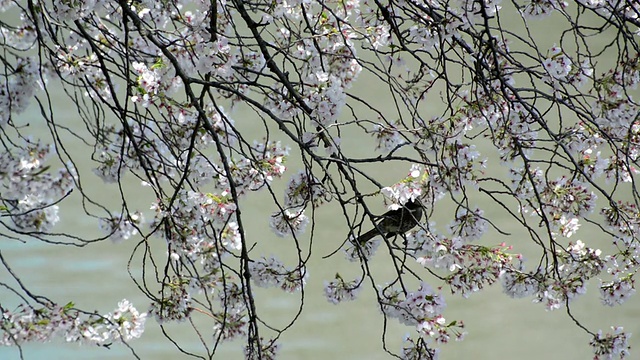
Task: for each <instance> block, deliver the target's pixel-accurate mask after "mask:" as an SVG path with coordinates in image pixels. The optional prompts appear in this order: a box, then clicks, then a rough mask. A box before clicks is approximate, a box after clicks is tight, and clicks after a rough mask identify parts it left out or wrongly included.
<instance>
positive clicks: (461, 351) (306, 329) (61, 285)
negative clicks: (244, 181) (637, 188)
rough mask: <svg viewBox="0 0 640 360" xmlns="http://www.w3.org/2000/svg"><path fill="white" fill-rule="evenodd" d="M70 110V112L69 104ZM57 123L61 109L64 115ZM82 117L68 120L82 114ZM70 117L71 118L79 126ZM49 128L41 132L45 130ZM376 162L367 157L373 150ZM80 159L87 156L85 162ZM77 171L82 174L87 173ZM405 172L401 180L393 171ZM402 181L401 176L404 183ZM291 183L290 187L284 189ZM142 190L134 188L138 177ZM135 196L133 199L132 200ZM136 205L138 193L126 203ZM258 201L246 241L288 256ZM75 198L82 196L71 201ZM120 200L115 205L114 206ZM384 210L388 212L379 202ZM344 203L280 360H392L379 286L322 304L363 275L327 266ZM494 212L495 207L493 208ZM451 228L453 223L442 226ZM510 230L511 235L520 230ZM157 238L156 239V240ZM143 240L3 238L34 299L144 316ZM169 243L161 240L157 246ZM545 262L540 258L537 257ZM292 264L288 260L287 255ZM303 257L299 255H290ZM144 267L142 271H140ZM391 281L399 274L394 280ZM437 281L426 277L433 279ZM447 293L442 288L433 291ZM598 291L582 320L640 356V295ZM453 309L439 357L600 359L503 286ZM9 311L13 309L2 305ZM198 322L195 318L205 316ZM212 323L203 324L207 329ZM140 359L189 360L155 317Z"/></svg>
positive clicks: (237, 353) (122, 352) (323, 216)
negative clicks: (138, 264) (138, 277)
mask: <svg viewBox="0 0 640 360" xmlns="http://www.w3.org/2000/svg"><path fill="white" fill-rule="evenodd" d="M359 86H360V89H361V90H362V91H363V96H365V97H368V98H371V99H373V98H375V99H376V101H380V98H379V97H376V95H377V94H375V93H374V91H375V89H371V88H370V87H369V88H367V83H366V80H362V83H361V84H359ZM57 105H58V106H59V110H60V111H63V112H64V111H66V109H68V107H66V106H65V104H64V103H62V102H59V103H57ZM67 106H68V105H67ZM59 114H60V115H59V117H61V116H62V114H63V113H59ZM73 115H74V114H73V113H70V114H68V116H70V117H71V116H73ZM233 117H234V118H235V119H236V121H237V122H238V125H239V126H240V127H245V128H246V129H251V128H252V126H251V123H250V122H251V121H252V119H253V117H252V116H251V114H250V113H246V112H243V111H242V110H240V111H239V112H237V113H235V114H233ZM20 118H21V119H29V122H31V123H32V125H33V126H34V128H35V127H39V126H40V127H42V126H43V124H42V123H39V120H36V119H37V118H38V112H37V111H36V109H34V108H32V109H31V111H30V112H29V113H27V114H24V115H23V116H21V117H20ZM70 121H72V120H70ZM44 130H45V129H43V128H40V129H37V128H36V129H35V132H37V133H42V132H43V131H44ZM246 136H247V138H252V137H256V138H260V137H261V136H262V135H261V134H255V136H251V134H247V135H246ZM343 145H344V146H345V147H346V148H347V149H351V150H352V151H353V154H359V155H365V154H367V150H365V149H366V148H367V147H365V146H362V145H361V142H360V139H357V138H349V137H348V136H344V140H343ZM367 155H368V154H367ZM78 159H80V158H78ZM87 164H88V163H84V164H83V163H82V162H81V163H79V166H83V165H84V166H88V165H87ZM289 167H290V172H291V173H294V172H295V171H296V170H297V168H296V161H295V159H294V160H292V162H291V164H290V165H289ZM395 170H397V172H395ZM405 171H406V166H404V165H403V166H395V167H387V166H386V165H385V167H384V169H380V177H379V180H380V181H387V182H388V183H389V184H390V183H393V182H395V181H397V180H398V178H399V177H400V176H402V175H403V174H404V173H405ZM397 174H399V175H397ZM89 179H92V178H91V175H90V174H89V176H87V177H86V180H85V186H86V187H87V189H88V190H89V191H91V192H92V193H93V194H94V195H96V196H97V197H98V198H99V199H100V200H104V201H108V200H109V199H110V198H115V199H117V198H118V196H119V195H118V190H117V188H116V187H113V186H106V185H103V184H102V183H101V182H99V181H98V180H97V178H93V179H94V181H93V182H92V181H88V180H89ZM285 181H286V180H283V181H281V183H283V182H285ZM130 184H132V185H134V186H135V184H136V182H135V181H134V180H131V183H130ZM131 196H133V195H131ZM136 196H140V198H136V202H137V203H139V205H140V206H141V208H142V209H144V208H145V206H148V204H149V202H150V201H151V200H152V199H150V198H146V199H145V198H144V195H138V194H136ZM128 199H129V197H128ZM250 199H251V200H250V202H246V203H244V204H242V206H243V207H244V208H243V211H244V213H245V216H246V219H248V220H249V221H245V224H247V223H249V227H248V230H247V231H248V236H250V237H251V236H253V237H264V239H260V240H259V241H261V242H262V244H261V246H262V247H263V248H262V249H261V251H262V253H263V254H264V255H270V254H280V252H281V251H283V250H285V249H288V245H289V243H288V242H287V240H286V239H278V238H276V237H275V236H274V235H272V234H271V233H270V232H269V231H268V226H267V221H268V215H269V214H270V213H271V211H272V210H273V208H272V206H270V205H269V197H268V195H267V194H260V195H258V196H256V197H253V196H252V197H251V198H250ZM69 200H72V199H69ZM115 204H116V203H115V202H112V205H115ZM372 204H373V205H377V206H378V207H377V209H380V210H381V206H380V204H379V203H378V204H376V203H373V202H372ZM337 210H338V207H337V206H335V205H332V204H330V205H328V206H325V207H323V208H321V209H320V210H319V213H318V214H317V218H316V221H317V224H318V226H317V229H316V235H315V238H314V249H313V252H314V257H313V258H312V260H311V261H310V263H309V269H310V279H309V282H308V285H307V287H306V292H305V299H304V307H305V311H304V312H303V314H302V315H301V317H300V318H299V319H298V321H297V323H296V325H295V326H294V327H293V328H292V329H290V330H289V331H288V332H285V334H284V335H283V337H282V338H281V344H282V351H281V358H282V359H388V358H390V356H389V355H387V354H385V353H384V352H383V351H382V350H381V345H380V344H381V341H380V339H381V336H382V317H381V316H380V312H379V310H378V308H377V307H376V304H375V302H374V301H371V300H369V297H370V296H371V295H372V292H371V290H364V291H363V292H362V293H361V295H360V300H358V301H357V302H355V303H346V304H342V305H338V306H334V305H332V304H329V303H328V302H326V301H325V300H324V297H323V296H322V287H323V281H324V280H326V279H331V278H333V276H334V274H335V273H336V271H340V273H341V274H343V275H344V276H345V278H347V277H348V276H356V275H357V274H358V266H357V265H355V264H350V263H346V262H345V261H344V260H343V258H342V256H341V255H340V254H338V255H337V256H335V257H334V258H331V259H327V260H323V259H321V256H322V255H325V254H328V253H330V252H331V251H333V250H334V249H335V247H336V246H338V245H339V244H340V243H341V242H342V241H343V240H344V238H345V235H346V233H347V229H346V227H345V225H344V224H343V222H342V218H341V217H340V215H339V213H337V212H336V211H337ZM486 210H490V208H489V209H486ZM494 211H495V213H494V214H491V213H490V212H488V213H487V215H488V216H489V217H490V218H495V216H500V213H499V209H494ZM83 214H84V213H83V212H82V211H81V209H74V208H73V207H70V208H66V209H64V211H62V210H61V214H60V215H61V218H62V223H61V224H60V225H61V227H60V228H59V229H58V230H60V231H73V232H77V233H84V234H92V235H93V236H97V235H99V233H98V230H97V226H96V224H95V223H93V222H90V221H88V220H84V218H83V217H82V215H83ZM438 220H439V221H438V222H439V223H445V222H446V219H438ZM515 229H516V227H515V225H514V227H513V229H509V228H508V227H506V230H511V231H514V230H515ZM576 238H580V239H583V240H585V242H586V243H587V244H588V245H590V246H593V247H600V246H606V245H605V244H607V239H592V238H589V237H587V233H586V232H584V231H583V232H579V233H578V234H577V237H576ZM525 240H526V238H524V237H522V240H521V239H519V238H518V233H517V232H515V231H514V233H513V235H512V236H511V237H497V236H496V237H495V238H489V237H487V238H485V239H484V240H483V243H485V244H498V243H500V242H502V241H507V242H508V243H510V244H513V245H514V246H515V249H514V252H524V253H530V252H531V251H532V249H534V248H533V247H532V246H531V245H529V243H528V242H527V241H525ZM155 241H158V240H157V239H156V240H155ZM134 244H135V243H134V241H129V242H125V243H121V244H112V243H111V242H109V241H105V242H102V243H98V244H94V245H89V246H87V247H85V248H75V247H55V246H51V245H47V244H43V243H37V242H29V243H28V244H25V245H23V244H18V243H15V242H12V241H7V240H5V239H2V241H0V250H1V251H2V252H3V254H4V256H5V258H6V259H7V260H8V261H9V262H10V264H11V266H12V267H13V269H14V271H15V272H16V273H18V274H19V275H20V276H21V279H22V280H23V281H24V283H25V284H26V285H27V286H28V287H29V289H30V290H32V291H33V292H34V293H37V294H42V295H46V296H48V297H49V298H51V299H52V300H54V301H57V302H60V303H66V302H68V301H74V302H75V303H76V304H77V306H78V307H80V308H86V309H89V310H91V309H97V310H99V311H100V312H102V313H106V312H108V311H111V310H113V308H114V307H115V306H116V304H117V302H118V301H119V300H121V299H123V298H127V299H129V300H131V301H132V302H133V303H134V305H136V307H137V308H138V309H140V310H145V309H146V308H147V306H148V302H147V299H146V298H145V297H143V296H142V295H141V294H139V293H138V290H137V289H136V287H135V286H134V285H133V283H132V282H131V280H130V279H129V277H128V274H127V271H126V266H127V260H128V257H129V255H130V253H131V251H132V249H133V247H134ZM158 246H159V247H160V246H162V244H158ZM534 258H535V257H534ZM282 259H283V260H284V261H285V262H286V261H287V258H286V257H284V258H282ZM289 260H290V261H293V258H290V259H289ZM373 265H374V271H376V272H377V273H378V274H379V275H380V276H383V274H384V273H385V272H386V271H389V269H388V268H387V267H386V266H385V265H387V264H386V263H385V257H384V255H382V254H381V253H379V256H378V257H377V258H376V260H374V262H373ZM133 270H134V271H135V270H138V269H135V268H134V269H133ZM390 276H391V274H390ZM430 280H432V279H428V278H427V281H430ZM0 281H2V282H9V283H11V282H10V281H9V277H8V274H7V272H6V271H5V270H2V271H0ZM435 285H437V284H435ZM595 285H597V284H596V283H595V282H594V283H592V284H591V286H590V287H589V290H588V294H587V295H586V296H584V297H582V298H579V299H578V300H577V301H575V302H574V303H573V306H572V312H573V314H574V315H575V316H576V317H577V318H578V319H580V320H581V321H582V322H583V323H584V324H585V325H586V326H588V327H589V328H590V329H592V330H597V329H598V328H602V329H603V330H604V331H605V332H607V331H608V330H609V326H610V325H621V326H624V327H625V330H627V331H628V332H631V333H634V334H636V336H634V337H632V338H631V347H632V354H635V357H632V358H637V356H638V354H637V351H634V349H638V348H639V347H640V321H638V319H640V298H639V297H638V296H635V297H634V298H633V299H632V300H630V302H629V303H627V304H625V305H624V306H623V307H617V308H605V307H603V306H602V305H600V303H599V300H598V296H597V287H596V286H595ZM257 298H258V311H259V313H260V314H262V315H263V316H264V317H265V318H266V319H267V320H270V321H273V322H275V324H276V325H284V324H286V323H288V322H289V321H290V320H291V316H293V314H295V311H296V310H297V308H298V306H299V302H300V296H299V295H298V294H293V295H291V294H285V293H282V292H279V291H273V290H270V291H264V290H263V291H258V293H257ZM12 301H15V298H13V297H9V294H8V293H6V292H5V291H4V290H2V291H0V302H2V303H3V305H4V304H6V303H7V302H9V303H11V302H12ZM447 302H448V304H449V307H448V309H447V311H446V312H445V316H446V317H447V319H448V320H453V319H462V320H464V322H465V324H466V326H467V329H466V330H467V331H468V332H469V334H468V336H467V337H466V339H465V340H464V341H463V342H460V343H452V344H449V345H444V346H442V347H441V349H442V353H441V359H443V360H452V359H478V360H485V359H486V360H489V359H491V360H493V359H522V360H529V359H532V360H533V359H540V358H544V359H568V360H572V359H576V360H578V359H581V360H584V359H591V358H592V357H593V355H592V353H591V351H590V347H589V346H588V342H589V340H590V336H589V335H588V334H585V333H584V332H582V331H581V330H579V329H578V328H577V327H576V326H575V325H574V324H573V322H572V321H571V320H570V319H569V318H568V316H567V315H566V314H565V313H564V311H565V310H564V309H561V310H558V311H555V312H546V311H545V310H544V308H543V306H542V305H536V304H531V301H530V299H521V300H512V299H510V298H508V297H506V296H504V295H502V294H501V288H500V286H499V285H498V286H494V287H493V288H491V289H488V290H485V291H483V292H481V293H479V294H476V295H473V296H471V298H470V299H462V298H460V297H452V296H448V297H447ZM4 306H6V305H4ZM196 317H197V315H196ZM203 320H206V319H198V318H196V321H203ZM170 329H171V331H170V333H171V334H173V335H176V338H177V339H179V342H180V344H181V345H183V346H185V348H187V349H193V350H194V351H196V350H197V349H198V348H197V341H195V340H193V339H194V338H195V336H194V333H193V331H191V330H189V328H188V327H172V328H170ZM410 332H412V329H411V328H408V327H403V326H400V325H399V324H398V323H397V322H396V321H395V320H391V321H390V322H389V328H388V330H387V340H388V346H389V348H390V349H391V350H393V351H397V350H398V349H399V346H400V339H401V338H402V336H403V335H404V334H405V333H410ZM130 345H131V346H132V347H133V348H134V349H135V351H136V353H137V354H138V355H139V356H140V357H141V358H142V359H183V358H184V359H186V358H187V356H185V355H181V354H180V353H179V352H178V351H177V350H175V348H174V347H173V345H172V344H171V343H170V342H168V341H167V340H166V339H164V338H163V337H162V335H161V333H160V331H159V329H158V326H157V324H156V323H155V321H153V320H152V319H150V320H149V321H148V322H147V331H146V332H145V334H144V336H143V337H142V338H141V339H139V340H136V341H132V342H131V344H130ZM23 351H24V352H23V355H24V357H25V358H26V359H121V358H126V357H127V356H129V355H130V353H129V350H128V349H126V348H125V347H123V346H115V345H114V346H113V347H112V348H111V349H110V350H107V349H103V348H98V347H93V346H78V345H75V344H64V343H62V342H59V341H58V342H53V343H50V344H29V345H26V346H24V347H23ZM18 355H19V353H18V351H17V349H15V348H0V359H2V360H4V359H16V358H18ZM216 358H220V359H242V358H243V356H242V352H241V350H240V344H239V343H231V344H229V345H225V346H223V347H222V348H221V349H220V351H219V353H218V356H217V357H216Z"/></svg>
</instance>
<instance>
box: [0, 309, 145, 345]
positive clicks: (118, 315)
mask: <svg viewBox="0 0 640 360" xmlns="http://www.w3.org/2000/svg"><path fill="white" fill-rule="evenodd" d="M146 317H147V314H146V313H139V312H138V311H137V310H136V308H134V307H133V305H131V303H130V302H129V301H127V300H126V299H125V300H122V301H120V302H119V303H118V307H117V308H116V309H115V310H114V311H113V312H111V313H108V314H106V315H100V314H97V313H85V312H82V311H79V310H77V309H75V308H74V305H73V303H68V304H67V305H64V306H60V305H57V304H53V303H48V304H44V306H42V307H39V308H34V307H33V306H30V305H27V304H21V305H20V306H18V307H17V309H16V310H15V311H9V310H8V309H3V310H2V329H3V332H2V338H1V339H0V343H1V344H2V345H5V346H13V345H22V344H24V343H26V342H30V341H37V342H48V341H51V340H54V339H56V338H62V339H64V340H65V341H67V342H77V343H85V344H97V345H103V344H109V343H112V342H119V341H123V342H127V341H129V340H132V339H135V338H139V337H140V336H141V335H142V333H143V332H144V324H145V321H146Z"/></svg>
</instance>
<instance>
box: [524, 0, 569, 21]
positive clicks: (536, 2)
mask: <svg viewBox="0 0 640 360" xmlns="http://www.w3.org/2000/svg"><path fill="white" fill-rule="evenodd" d="M567 6H569V4H568V3H567V2H566V1H557V0H531V1H530V2H528V3H527V4H526V5H525V6H524V7H523V8H522V9H520V14H521V15H522V17H523V18H525V19H527V20H529V19H544V18H546V17H548V16H549V15H551V13H553V12H554V11H555V10H564V9H565V8H566V7H567Z"/></svg>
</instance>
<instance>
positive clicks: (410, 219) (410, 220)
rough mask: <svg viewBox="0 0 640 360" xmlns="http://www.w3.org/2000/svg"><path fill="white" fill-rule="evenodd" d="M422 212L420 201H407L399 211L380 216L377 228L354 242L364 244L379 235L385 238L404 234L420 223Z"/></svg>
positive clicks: (391, 211)
mask: <svg viewBox="0 0 640 360" xmlns="http://www.w3.org/2000/svg"><path fill="white" fill-rule="evenodd" d="M422 212H423V211H422V203H420V200H418V199H415V200H409V201H408V202H407V203H406V204H404V205H403V206H402V207H401V208H400V209H396V210H389V211H387V212H386V213H384V214H383V215H382V216H380V219H381V220H380V221H378V223H377V226H376V227H375V228H373V229H371V230H369V231H367V232H366V233H364V234H362V235H360V237H358V239H357V240H356V241H357V242H358V243H360V244H364V243H366V242H367V241H369V240H371V239H372V238H374V237H375V236H377V235H380V234H381V233H382V234H384V237H385V238H390V237H392V236H394V235H398V234H404V233H406V232H407V231H409V230H411V229H413V228H414V227H415V226H416V225H417V224H418V222H420V220H421V219H422Z"/></svg>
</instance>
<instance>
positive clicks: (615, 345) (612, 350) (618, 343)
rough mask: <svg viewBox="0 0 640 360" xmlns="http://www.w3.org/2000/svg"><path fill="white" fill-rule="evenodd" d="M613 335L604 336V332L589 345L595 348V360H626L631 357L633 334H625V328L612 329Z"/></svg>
mask: <svg viewBox="0 0 640 360" xmlns="http://www.w3.org/2000/svg"><path fill="white" fill-rule="evenodd" d="M611 329H612V330H613V333H612V334H606V335H602V330H600V331H598V333H597V334H596V335H595V336H594V337H593V339H591V342H590V343H589V344H590V345H591V346H592V348H593V353H594V354H595V356H594V357H593V359H594V360H612V359H624V358H626V357H627V356H629V349H630V348H631V346H629V337H630V336H631V334H627V333H625V332H624V328H622V327H620V326H618V327H613V326H612V327H611Z"/></svg>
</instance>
